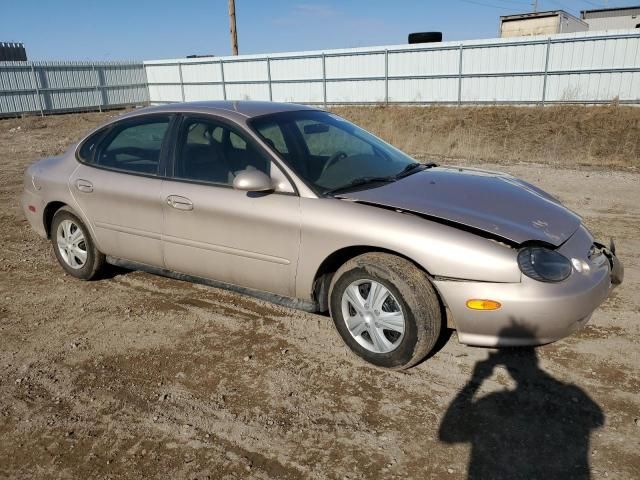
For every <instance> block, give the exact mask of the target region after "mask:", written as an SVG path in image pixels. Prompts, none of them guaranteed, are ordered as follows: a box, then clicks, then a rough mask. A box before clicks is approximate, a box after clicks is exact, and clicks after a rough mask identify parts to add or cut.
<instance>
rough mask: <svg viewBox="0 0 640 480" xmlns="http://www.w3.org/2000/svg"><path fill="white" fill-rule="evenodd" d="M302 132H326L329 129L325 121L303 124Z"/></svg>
mask: <svg viewBox="0 0 640 480" xmlns="http://www.w3.org/2000/svg"><path fill="white" fill-rule="evenodd" d="M303 130H304V133H307V134H312V133H326V132H328V131H329V125H327V124H326V123H310V124H308V125H305V126H304V128H303Z"/></svg>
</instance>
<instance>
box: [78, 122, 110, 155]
mask: <svg viewBox="0 0 640 480" xmlns="http://www.w3.org/2000/svg"><path fill="white" fill-rule="evenodd" d="M105 131H106V129H104V128H103V129H102V130H100V131H98V132H96V133H94V134H93V135H91V136H90V137H89V138H87V139H86V140H85V141H84V143H83V144H82V146H81V147H80V151H79V152H78V157H79V158H80V160H82V161H83V162H85V163H93V154H94V153H95V151H96V146H97V145H98V142H99V141H100V139H101V138H102V136H103V135H104V132H105Z"/></svg>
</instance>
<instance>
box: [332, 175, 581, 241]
mask: <svg viewBox="0 0 640 480" xmlns="http://www.w3.org/2000/svg"><path fill="white" fill-rule="evenodd" d="M339 197H340V198H344V199H348V200H351V201H358V202H364V203H369V204H374V205H380V206H385V207H392V208H396V209H401V210H405V211H410V212H414V213H417V214H422V215H426V216H430V217H434V218H438V219H442V220H445V221H447V222H453V223H456V224H460V225H464V226H467V227H470V228H473V229H476V230H481V231H483V232H487V233H489V234H491V235H493V236H497V237H501V238H504V239H507V240H509V241H511V242H515V243H517V244H521V243H523V242H526V241H531V240H539V241H543V242H547V243H550V244H552V245H554V246H558V245H561V244H562V243H563V242H564V241H565V240H566V239H568V238H569V237H570V236H571V235H572V234H573V233H574V232H575V231H576V230H577V229H578V227H579V226H580V223H581V220H580V217H579V216H578V215H576V214H575V213H573V212H572V211H570V210H569V209H567V208H566V207H564V206H562V205H561V204H560V202H558V200H556V199H555V198H553V197H552V196H551V195H549V194H547V193H545V192H543V191H542V190H540V189H539V188H537V187H534V186H533V185H531V184H529V183H527V182H524V181H522V180H518V179H517V178H515V177H512V176H510V175H506V174H502V173H497V172H489V171H484V170H476V169H470V168H455V167H433V168H430V169H427V170H423V171H421V172H418V173H415V174H413V175H409V176H407V177H405V178H402V179H400V180H398V181H395V182H393V183H388V184H384V185H382V186H380V187H376V188H370V189H366V190H360V191H353V192H348V193H344V194H340V195H339Z"/></svg>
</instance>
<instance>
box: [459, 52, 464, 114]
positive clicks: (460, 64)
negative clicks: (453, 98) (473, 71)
mask: <svg viewBox="0 0 640 480" xmlns="http://www.w3.org/2000/svg"><path fill="white" fill-rule="evenodd" d="M463 48H464V46H463V45H462V43H461V44H460V50H459V52H460V53H459V54H458V106H460V105H462V50H463Z"/></svg>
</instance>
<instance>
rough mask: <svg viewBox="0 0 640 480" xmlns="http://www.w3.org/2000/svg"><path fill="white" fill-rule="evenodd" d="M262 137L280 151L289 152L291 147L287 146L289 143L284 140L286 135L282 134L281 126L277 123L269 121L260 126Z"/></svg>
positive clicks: (282, 152)
mask: <svg viewBox="0 0 640 480" xmlns="http://www.w3.org/2000/svg"><path fill="white" fill-rule="evenodd" d="M258 131H259V132H260V135H262V138H263V139H264V140H265V141H266V142H267V143H268V144H269V145H271V147H273V148H275V149H276V150H277V151H278V153H281V154H287V153H289V149H288V148H287V144H286V142H285V141H284V135H283V134H282V130H281V129H280V126H279V125H278V124H276V123H267V124H265V125H262V126H260V128H259V130H258Z"/></svg>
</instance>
